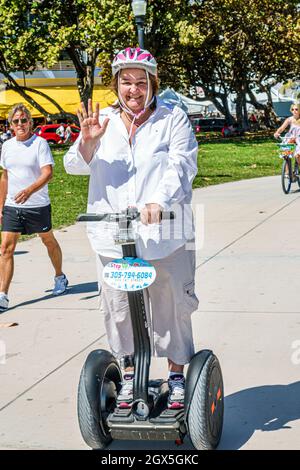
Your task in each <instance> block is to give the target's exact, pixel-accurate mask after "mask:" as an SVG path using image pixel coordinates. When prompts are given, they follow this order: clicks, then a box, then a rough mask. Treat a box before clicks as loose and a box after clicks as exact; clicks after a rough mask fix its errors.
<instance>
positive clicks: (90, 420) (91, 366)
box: [77, 350, 122, 449]
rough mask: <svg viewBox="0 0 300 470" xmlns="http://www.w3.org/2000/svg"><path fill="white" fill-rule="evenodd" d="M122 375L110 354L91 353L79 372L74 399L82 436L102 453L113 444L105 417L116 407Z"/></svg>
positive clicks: (98, 351) (102, 352)
mask: <svg viewBox="0 0 300 470" xmlns="http://www.w3.org/2000/svg"><path fill="white" fill-rule="evenodd" d="M121 377H122V376H121V371H120V368H119V365H118V363H117V361H116V359H115V358H114V356H113V355H112V354H110V353H109V352H108V351H104V350H96V351H92V352H91V353H90V354H89V356H88V357H87V359H86V362H85V364H84V366H83V368H82V371H81V375H80V379H79V385H78V397H77V413H78V421H79V427H80V431H81V435H82V437H83V439H84V441H85V442H86V444H87V445H88V446H89V447H91V448H92V449H104V448H105V447H106V446H107V445H108V444H109V443H110V442H111V440H112V438H111V434H110V432H109V428H108V426H107V417H108V415H109V413H111V412H112V411H113V410H114V408H115V407H116V400H117V393H118V391H119V388H120V382H121Z"/></svg>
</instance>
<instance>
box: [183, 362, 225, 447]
mask: <svg viewBox="0 0 300 470" xmlns="http://www.w3.org/2000/svg"><path fill="white" fill-rule="evenodd" d="M223 414H224V388H223V379H222V372H221V368H220V364H219V361H218V359H217V358H216V356H214V355H213V354H211V355H210V356H209V357H208V359H207V360H206V362H205V364H204V366H203V368H202V370H201V372H200V375H199V377H198V380H197V382H196V384H195V389H194V393H193V396H192V399H191V403H190V409H189V414H188V417H187V420H188V423H187V424H188V430H189V435H190V439H191V441H192V444H193V446H194V447H195V449H197V450H212V449H215V448H216V447H217V446H218V444H219V441H220V439H221V434H222V428H223Z"/></svg>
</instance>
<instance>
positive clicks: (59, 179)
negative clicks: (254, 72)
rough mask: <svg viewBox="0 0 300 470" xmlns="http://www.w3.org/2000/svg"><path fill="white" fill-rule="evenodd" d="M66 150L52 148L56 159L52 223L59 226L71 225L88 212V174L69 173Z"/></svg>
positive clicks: (50, 186) (52, 190) (51, 197)
mask: <svg viewBox="0 0 300 470" xmlns="http://www.w3.org/2000/svg"><path fill="white" fill-rule="evenodd" d="M65 152H66V149H65V150H62V149H58V150H55V149H53V148H52V154H53V157H54V160H55V167H54V177H53V178H52V180H51V181H50V183H49V195H50V199H51V205H52V225H53V228H59V227H64V226H68V225H71V224H73V223H74V222H75V220H76V217H77V215H78V214H80V213H81V212H86V206H87V194H88V182H89V177H88V176H76V175H75V176H74V175H68V174H67V173H66V172H65V169H64V164H63V156H64V154H65Z"/></svg>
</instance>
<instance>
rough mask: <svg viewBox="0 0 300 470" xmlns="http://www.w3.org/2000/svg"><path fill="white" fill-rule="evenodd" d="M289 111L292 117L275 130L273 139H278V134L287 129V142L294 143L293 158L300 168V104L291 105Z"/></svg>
mask: <svg viewBox="0 0 300 470" xmlns="http://www.w3.org/2000/svg"><path fill="white" fill-rule="evenodd" d="M290 111H291V112H292V113H293V115H292V116H290V117H288V118H287V119H286V120H285V121H284V123H283V124H282V125H281V126H280V127H279V128H278V129H277V131H276V132H275V134H274V137H275V138H276V139H278V138H279V137H280V134H281V133H282V132H283V131H284V130H285V129H286V128H287V127H288V126H290V128H289V132H288V142H289V143H295V144H296V149H295V158H296V160H297V163H298V165H299V166H300V102H295V103H293V104H292V105H291V107H290Z"/></svg>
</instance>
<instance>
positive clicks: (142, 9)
mask: <svg viewBox="0 0 300 470" xmlns="http://www.w3.org/2000/svg"><path fill="white" fill-rule="evenodd" d="M131 6H132V11H133V14H134V17H135V23H136V27H137V32H138V41H139V46H140V48H141V49H144V47H145V46H144V22H145V16H146V8H147V1H146V0H132V2H131Z"/></svg>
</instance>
